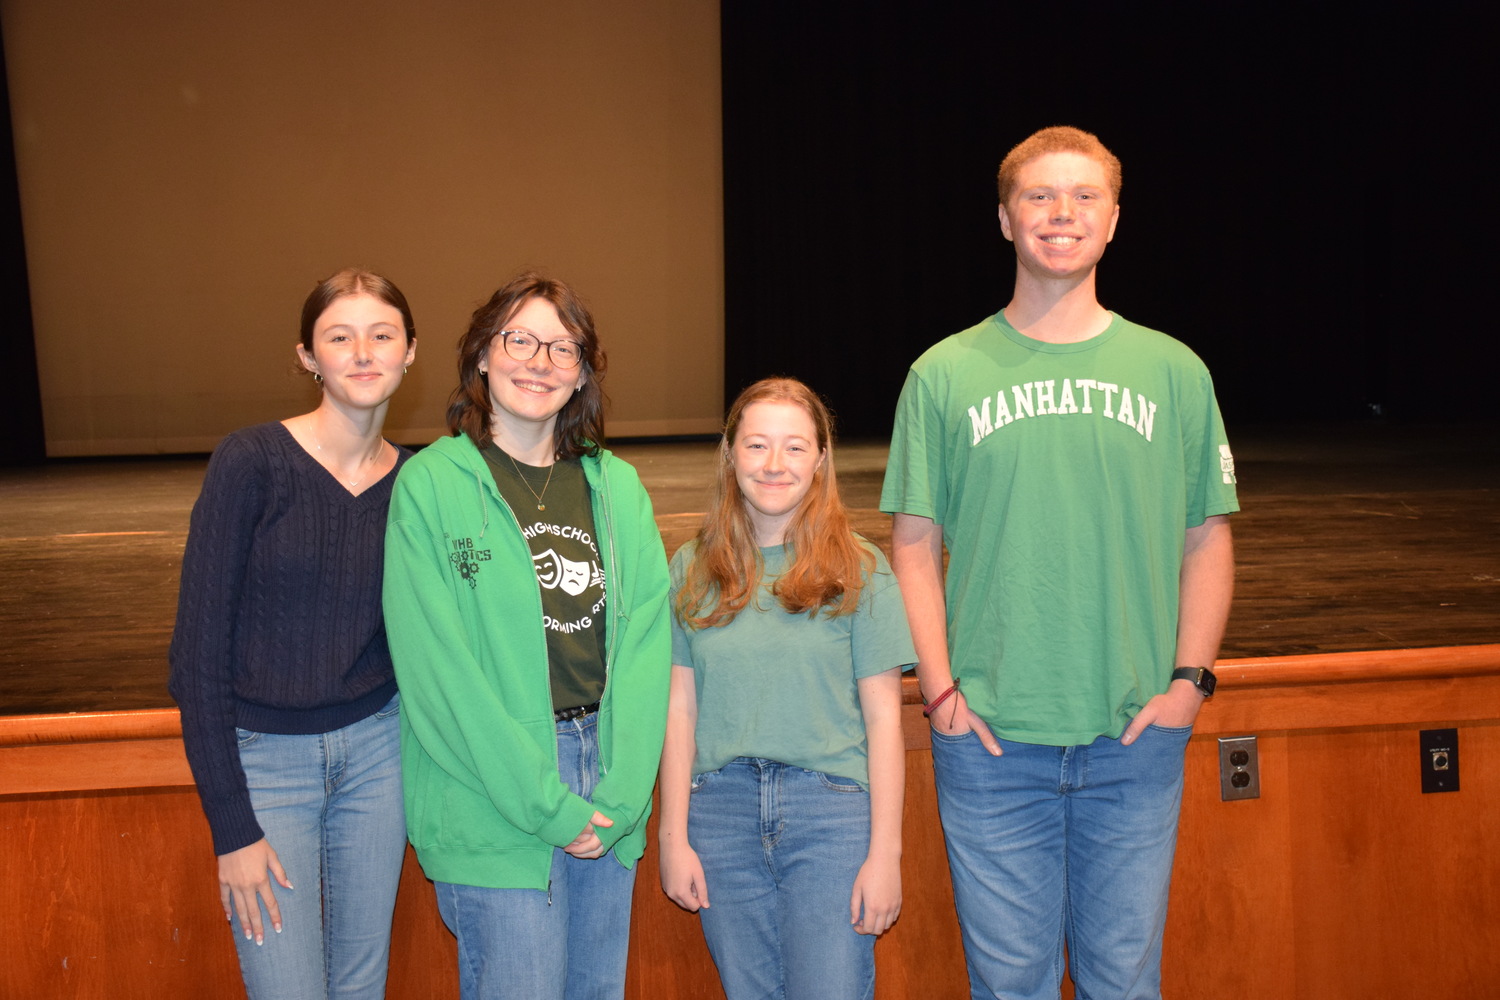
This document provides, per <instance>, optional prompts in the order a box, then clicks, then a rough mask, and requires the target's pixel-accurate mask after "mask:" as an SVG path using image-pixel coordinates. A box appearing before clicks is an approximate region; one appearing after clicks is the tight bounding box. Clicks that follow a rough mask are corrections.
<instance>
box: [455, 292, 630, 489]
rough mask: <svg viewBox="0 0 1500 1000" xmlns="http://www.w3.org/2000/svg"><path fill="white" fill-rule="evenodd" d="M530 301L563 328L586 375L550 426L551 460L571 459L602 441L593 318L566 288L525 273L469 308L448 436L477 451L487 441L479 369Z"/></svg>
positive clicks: (488, 414) (484, 385)
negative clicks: (543, 306) (548, 310)
mask: <svg viewBox="0 0 1500 1000" xmlns="http://www.w3.org/2000/svg"><path fill="white" fill-rule="evenodd" d="M532 299H543V300H545V301H547V302H549V303H551V304H552V307H553V308H554V309H556V310H557V318H558V319H560V320H561V321H562V325H563V327H564V328H565V329H566V330H567V331H568V332H569V333H570V334H572V335H573V339H574V340H577V341H578V346H579V347H580V348H581V349H582V351H583V360H582V361H581V362H580V367H581V368H582V369H583V374H585V375H587V376H588V377H587V378H585V379H584V380H583V385H582V387H581V388H580V389H579V390H578V391H577V392H575V393H573V395H572V396H571V397H569V399H568V401H567V402H566V403H564V404H563V408H562V410H561V411H559V412H558V414H557V423H556V425H554V427H553V431H552V438H553V442H554V456H553V457H554V458H555V459H558V460H561V459H565V458H577V457H578V456H580V455H595V454H598V452H599V446H600V445H602V444H603V443H604V387H603V386H602V385H601V384H600V383H601V382H602V381H603V378H604V367H605V358H604V349H603V348H601V347H600V346H599V335H598V334H597V333H596V332H595V331H594V317H593V314H591V313H590V312H589V310H588V307H587V306H585V305H584V304H583V300H582V299H581V298H579V297H578V293H577V292H575V291H574V290H573V289H572V288H571V287H570V286H569V285H568V284H566V283H565V282H562V281H558V280H556V279H554V278H547V277H543V276H542V275H540V274H537V273H536V272H535V271H525V272H523V273H521V274H518V275H516V276H515V277H514V278H512V279H510V281H508V282H506V283H505V285H504V286H503V287H502V288H500V289H499V290H498V291H496V292H495V294H494V295H491V296H490V299H489V301H488V302H486V303H485V304H484V305H482V306H480V307H479V308H478V309H475V310H474V316H473V317H472V318H471V319H470V320H469V329H468V331H467V332H465V333H464V335H463V336H462V337H461V338H459V341H458V388H456V389H454V390H453V394H452V395H451V396H450V397H449V398H448V433H450V434H453V435H454V436H457V435H459V434H467V435H468V436H469V440H471V441H473V442H474V444H475V445H476V446H477V447H480V448H483V447H484V446H485V445H487V444H489V443H490V438H491V434H490V421H491V420H493V419H494V416H495V414H494V411H493V410H492V409H491V406H490V384H489V380H488V379H486V378H485V376H483V375H481V374H480V372H479V366H480V365H481V364H483V363H484V361H485V359H486V357H488V356H489V352H490V344H491V343H493V342H494V339H495V337H496V336H498V335H499V333H500V331H501V330H504V329H505V324H507V323H509V322H510V321H511V320H512V319H513V318H514V317H515V315H516V313H518V312H520V311H521V307H522V306H524V305H526V303H527V302H529V301H531V300H532Z"/></svg>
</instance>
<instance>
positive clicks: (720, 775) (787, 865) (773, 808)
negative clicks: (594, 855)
mask: <svg viewBox="0 0 1500 1000" xmlns="http://www.w3.org/2000/svg"><path fill="white" fill-rule="evenodd" d="M688 842H689V843H690V844H692V845H693V849H694V850H695V851H697V852H698V860H699V861H701V862H702V864H703V877H704V881H705V882H706V883H707V886H706V888H707V890H708V900H709V904H710V905H709V906H708V908H707V909H703V910H699V911H698V913H699V917H700V918H701V920H702V924H703V936H704V938H705V939H706V940H707V942H708V950H709V952H710V953H711V954H712V955H713V959H714V964H715V965H717V966H718V967H719V980H720V982H722V983H723V985H724V993H725V995H726V996H727V997H728V1000H750V998H755V1000H762V998H767V1000H769V998H775V1000H825V998H826V1000H869V998H870V997H873V996H874V995H875V938H874V937H873V936H870V935H864V934H856V933H855V932H854V928H853V927H852V926H850V920H849V898H850V896H851V895H852V894H853V892H854V878H855V876H856V875H858V874H859V869H860V866H861V865H863V864H864V861H865V856H866V855H867V854H868V853H869V849H870V796H869V795H868V794H866V793H865V791H864V789H862V788H860V786H859V785H858V784H856V783H855V782H853V781H850V780H849V779H847V778H839V777H833V776H830V775H826V774H823V773H822V772H820V771H807V770H803V769H802V768H800V767H793V766H791V765H790V764H782V763H778V762H777V761H773V760H765V759H762V758H759V757H739V758H736V759H735V760H733V761H731V762H730V763H728V764H726V765H725V766H724V767H722V768H720V769H719V770H717V771H709V772H708V773H706V774H702V775H699V776H698V778H697V779H696V780H695V781H694V782H693V790H692V797H691V799H690V800H689V805H688Z"/></svg>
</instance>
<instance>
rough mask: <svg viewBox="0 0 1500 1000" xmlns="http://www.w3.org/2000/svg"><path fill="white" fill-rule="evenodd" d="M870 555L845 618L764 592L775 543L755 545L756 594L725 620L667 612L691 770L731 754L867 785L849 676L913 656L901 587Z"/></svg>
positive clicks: (781, 551)
mask: <svg viewBox="0 0 1500 1000" xmlns="http://www.w3.org/2000/svg"><path fill="white" fill-rule="evenodd" d="M858 541H859V542H860V544H861V545H863V546H864V547H865V548H866V549H868V550H869V551H871V552H873V553H874V555H875V570H874V572H873V573H871V574H870V575H869V577H868V578H867V579H866V580H865V584H864V587H863V589H862V590H861V591H860V595H859V606H858V608H856V609H855V611H854V613H853V614H849V615H840V616H838V617H834V616H831V615H829V614H827V613H826V612H821V611H820V612H818V613H816V614H800V615H794V614H790V613H788V612H787V611H786V610H785V609H784V608H782V606H781V605H780V603H778V602H777V600H776V598H775V597H773V596H771V585H772V584H773V583H775V581H776V578H777V577H778V576H780V575H781V573H782V572H783V571H784V570H785V569H786V566H787V551H786V548H785V547H784V546H780V545H778V546H774V547H772V548H764V549H761V550H760V552H761V559H762V561H763V563H764V566H765V571H764V572H763V573H762V575H761V588H760V591H759V593H758V594H757V595H756V598H755V599H754V600H752V601H751V603H750V604H749V606H747V607H746V608H745V610H743V611H741V612H740V613H739V614H738V615H737V616H736V617H735V619H734V620H733V621H732V622H730V623H729V624H728V625H723V626H720V627H718V628H709V629H701V630H696V631H695V630H692V629H687V628H684V627H683V626H682V623H681V622H679V621H678V620H677V616H676V615H675V614H674V615H673V618H672V662H673V663H674V664H677V665H679V666H684V667H691V668H692V669H693V680H694V684H695V686H696V688H697V695H698V727H697V730H696V733H695V735H696V737H697V742H698V752H697V755H696V756H695V757H694V758H693V774H694V775H698V774H702V773H704V772H705V771H715V770H718V769H719V768H721V767H723V766H724V765H725V764H728V763H729V762H730V761H732V760H734V759H735V758H736V757H764V758H766V759H768V760H776V761H780V762H781V763H783V764H791V765H792V766H794V767H803V768H807V769H808V770H811V771H822V772H824V773H825V774H833V775H838V776H839V777H843V778H848V779H850V780H852V781H857V782H859V783H860V785H861V786H863V787H864V788H865V789H866V790H868V789H869V787H870V768H869V755H868V750H867V746H866V742H865V724H864V716H863V715H862V714H861V710H860V704H859V688H858V681H859V680H860V679H861V678H864V677H872V676H874V675H875V674H878V673H882V672H883V671H886V670H891V669H896V668H901V667H905V666H908V665H910V664H912V663H915V662H916V659H917V654H916V652H915V651H914V650H913V649H912V643H911V631H910V629H909V628H908V627H907V624H906V609H905V607H904V606H903V605H902V603H901V591H900V589H899V588H898V587H897V586H896V577H895V576H894V575H893V574H892V573H891V568H890V566H889V565H888V564H887V563H886V560H885V556H884V555H882V554H881V552H880V550H879V549H878V548H876V547H875V546H874V545H872V544H870V543H869V542H868V541H866V540H865V539H863V538H859V539H858ZM695 551H697V543H696V542H689V543H688V544H686V545H684V546H683V547H682V548H681V549H679V550H678V551H677V554H676V555H675V556H674V557H673V558H672V601H673V604H672V606H673V607H674V608H675V607H676V599H677V592H678V591H679V590H680V589H681V588H682V585H683V580H684V578H685V576H686V573H687V566H688V563H689V562H690V561H691V560H692V558H693V553H694V552H695Z"/></svg>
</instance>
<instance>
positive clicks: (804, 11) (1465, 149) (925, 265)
mask: <svg viewBox="0 0 1500 1000" xmlns="http://www.w3.org/2000/svg"><path fill="white" fill-rule="evenodd" d="M1349 9H1350V10H1352V8H1349ZM1477 9H1478V8H1477V7H1473V8H1469V7H1464V6H1444V7H1441V8H1439V7H1435V6H1432V5H1428V6H1425V7H1417V6H1415V5H1410V6H1407V7H1404V8H1402V9H1400V10H1388V11H1387V12H1386V13H1383V14H1382V13H1379V12H1377V9H1376V8H1374V7H1373V6H1371V7H1365V8H1362V9H1360V10H1359V11H1358V14H1357V16H1352V15H1343V14H1334V13H1331V12H1328V11H1323V10H1320V9H1318V8H1317V7H1316V6H1315V5H1299V6H1292V5H1286V6H1277V5H1266V4H1233V5H1209V4H1197V5H1185V6H1184V7H1182V8H1180V9H1177V8H1174V9H1171V10H1168V9H1165V8H1152V7H1150V6H1149V5H1146V6H1142V5H1138V4H1117V5H1116V4H1112V5H1069V4H1061V3H1060V4H1051V5H1043V6H1037V5H1035V4H1024V5H1023V4H1009V3H994V4H978V3H970V4H962V5H959V4H951V3H936V4H923V5H920V6H918V5H916V4H896V3H872V2H863V3H852V2H851V3H826V2H796V3H792V2H775V0H772V2H767V0H754V2H752V0H724V2H723V3H722V4H721V10H722V13H723V66H724V84H723V86H724V174H725V177H724V183H725V215H726V226H725V230H726V235H725V243H726V249H725V256H726V310H727V353H726V359H727V360H726V376H725V390H726V402H727V401H728V400H732V399H733V397H734V396H735V395H736V394H737V393H738V392H739V390H740V389H741V388H743V387H744V386H745V385H747V384H748V383H749V382H751V381H753V380H755V379H756V378H760V377H762V376H765V375H769V374H790V375H795V376H798V377H800V378H803V379H804V380H806V381H807V382H809V383H810V384H811V385H812V386H813V387H814V388H816V389H817V390H819V391H820V392H822V393H823V394H824V395H825V396H826V397H827V398H828V400H829V401H830V403H831V404H832V405H833V407H834V409H835V410H836V412H837V413H838V415H839V417H840V422H841V426H842V432H843V433H844V434H845V435H846V436H866V435H870V436H878V435H886V434H888V433H889V432H890V425H891V415H892V410H893V407H894V404H895V401H896V397H897V395H898V393H899V391H900V387H901V384H902V380H903V379H904V377H905V372H906V368H907V366H908V365H909V364H910V363H911V361H912V360H913V359H914V358H915V357H916V356H917V355H918V354H919V353H920V352H921V351H922V350H923V349H925V348H926V347H927V346H928V345H930V344H932V343H934V342H935V341H937V340H939V339H941V338H942V337H944V336H946V335H948V334H950V333H953V332H956V331H957V330H959V329H962V328H964V327H966V326H969V325H972V324H973V323H975V322H978V321H979V320H981V319H982V318H984V317H985V316H988V315H990V314H992V313H993V312H995V311H996V310H997V309H999V308H1000V307H1001V306H1003V305H1004V304H1005V303H1006V301H1007V300H1008V298H1009V294H1010V290H1011V285H1012V282H1013V278H1014V266H1015V265H1014V256H1013V254H1012V253H1011V251H1010V245H1009V244H1008V243H1006V242H1005V241H1004V239H1003V238H1002V237H1001V235H1000V231H999V226H998V224H997V222H996V219H995V209H996V194H995V187H994V173H995V169H996V167H997V165H998V164H999V161H1000V160H1001V158H1002V157H1003V156H1004V155H1005V153H1006V151H1007V150H1008V149H1009V148H1010V147H1011V146H1013V145H1014V144H1015V143H1016V142H1018V141H1020V140H1021V139H1022V138H1024V137H1025V136H1026V135H1028V134H1030V133H1031V132H1032V131H1034V130H1036V129H1038V128H1042V127H1044V126H1047V125H1054V124H1072V125H1077V126H1080V127H1082V128H1085V129H1088V130H1090V131H1093V132H1096V133H1097V134H1098V135H1099V136H1100V138H1101V139H1103V140H1104V142H1105V144H1106V145H1108V146H1109V147H1110V148H1111V149H1113V150H1114V151H1115V153H1116V154H1117V155H1118V156H1119V157H1120V158H1121V160H1122V161H1123V164H1124V191H1123V196H1122V198H1121V206H1122V210H1121V218H1120V226H1119V230H1118V232H1117V234H1116V236H1115V240H1114V242H1113V244H1111V246H1110V249H1109V251H1108V252H1107V253H1106V254H1105V257H1104V261H1103V263H1102V265H1101V268H1100V283H1099V288H1100V297H1101V299H1102V300H1103V302H1104V304H1105V305H1106V306H1108V307H1110V308H1112V309H1115V310H1117V311H1118V312H1120V313H1122V314H1123V315H1125V316H1127V317H1129V318H1130V319H1132V320H1135V321H1136V322H1139V323H1143V324H1145V325H1147V326H1151V327H1155V328H1157V329H1160V330H1163V331H1165V332H1167V333H1170V334H1172V335H1173V336H1175V337H1177V338H1178V339H1180V340H1183V341H1185V342H1186V343H1187V344H1188V345H1189V346H1191V347H1192V348H1193V349H1194V350H1196V351H1197V352H1198V353H1199V354H1200V355H1201V356H1202V357H1203V359H1204V360H1205V361H1206V362H1207V363H1208V365H1209V367H1210V369H1211V370H1212V371H1213V373H1214V376H1215V381H1216V383H1217V386H1218V391H1219V395H1220V402H1221V405H1222V407H1223V409H1224V411H1225V418H1226V420H1227V421H1228V422H1229V423H1230V425H1231V429H1232V428H1233V426H1234V425H1236V424H1245V423H1250V422H1275V421H1284V420H1297V421H1307V420H1313V421H1317V420H1329V419H1335V420H1337V419H1363V418H1367V417H1371V416H1385V417H1387V418H1397V419H1402V418H1407V419H1412V420H1472V419H1475V418H1484V417H1492V416H1493V414H1494V413H1495V407H1494V404H1493V403H1492V402H1491V400H1490V398H1489V393H1488V392H1487V391H1483V390H1481V389H1479V388H1478V381H1479V380H1476V379H1475V378H1474V376H1475V375H1481V373H1482V375H1483V376H1484V377H1487V375H1488V372H1489V371H1490V370H1491V368H1492V366H1493V363H1494V360H1495V350H1494V348H1493V346H1492V342H1493V340H1494V337H1495V334H1494V333H1493V332H1491V331H1490V330H1489V329H1488V327H1487V325H1482V320H1483V318H1484V317H1483V315H1482V314H1481V313H1480V304H1481V303H1480V295H1481V294H1482V293H1483V292H1486V291H1487V290H1488V289H1487V285H1488V283H1489V281H1490V278H1489V268H1488V258H1489V256H1490V255H1491V253H1492V251H1491V250H1490V246H1491V245H1492V244H1493V242H1494V238H1493V235H1492V233H1493V230H1494V226H1495V223H1494V222H1493V221H1490V220H1488V219H1487V218H1484V217H1485V216H1487V215H1488V214H1489V212H1488V205H1489V203H1490V201H1491V200H1492V199H1491V197H1490V195H1489V189H1490V188H1491V187H1492V186H1493V177H1494V174H1495V171H1494V169H1493V167H1492V166H1491V164H1490V163H1489V162H1488V161H1487V160H1486V159H1485V157H1487V156H1488V153H1487V148H1488V144H1489V139H1488V134H1489V133H1490V132H1491V131H1492V128H1493V120H1494V102H1493V100H1492V93H1493V89H1492V84H1491V83H1490V82H1489V77H1490V76H1491V71H1490V70H1489V69H1488V68H1487V67H1488V66H1489V65H1490V64H1491V60H1490V58H1489V57H1488V55H1485V54H1483V53H1482V52H1481V49H1482V47H1483V46H1482V45H1481V42H1480V36H1481V35H1482V32H1481V31H1480V29H1479V28H1478V27H1477V21H1476V20H1475V16H1476V15H1475V13H1474V12H1476V11H1477ZM1481 143H1484V145H1485V152H1484V153H1483V154H1482V153H1481V149H1480V144H1481ZM1466 386H1467V388H1465V387H1466Z"/></svg>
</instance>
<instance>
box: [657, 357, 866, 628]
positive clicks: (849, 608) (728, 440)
mask: <svg viewBox="0 0 1500 1000" xmlns="http://www.w3.org/2000/svg"><path fill="white" fill-rule="evenodd" d="M752 403H792V404H794V405H796V406H800V407H801V408H802V409H804V410H806V411H807V415H808V416H810V417H811V418H812V422H813V426H814V427H815V428H816V429H817V436H818V440H817V445H818V449H819V450H820V451H821V452H822V453H823V462H822V464H821V465H820V466H819V467H818V469H817V471H816V472H814V473H813V481H812V484H811V485H810V486H809V487H808V490H807V495H806V496H804V497H803V498H802V502H801V503H800V504H799V505H798V506H797V510H796V511H795V512H794V513H793V514H792V518H791V520H790V521H789V522H788V524H787V530H786V544H787V545H788V546H789V548H790V551H791V555H792V564H791V565H790V566H788V567H787V569H786V571H785V572H783V573H782V574H781V577H780V578H779V579H778V580H777V581H776V583H775V584H773V585H772V587H771V593H772V594H773V595H774V596H775V597H776V600H777V602H778V603H780V605H781V606H782V607H783V608H785V609H786V610H787V611H789V612H791V613H792V614H801V613H803V612H810V613H812V614H816V613H817V612H818V611H819V610H823V611H826V612H827V613H828V614H830V615H847V614H853V613H854V610H855V609H856V608H857V607H858V606H859V592H860V588H861V587H862V586H863V584H864V578H865V576H866V574H868V573H870V572H872V571H873V570H874V569H875V558H874V556H872V555H871V554H870V553H869V552H868V551H867V550H865V549H864V548H863V547H862V546H861V545H860V544H859V542H858V541H856V540H855V537H854V534H853V533H852V532H851V531H850V530H849V516H848V514H847V513H846V512H845V511H844V502H843V501H842V500H840V499H839V487H838V479H837V477H836V476H835V475H834V471H833V417H832V416H831V415H830V414H829V412H828V407H827V406H825V405H823V401H822V400H821V399H819V398H818V394H817V393H815V392H813V391H812V390H811V389H809V388H808V387H807V386H805V385H803V384H802V383H801V382H799V381H797V380H796V379H791V378H768V379H762V380H761V381H759V382H757V383H755V384H754V385H752V386H750V388H748V389H746V390H745V391H744V392H742V393H740V396H739V398H738V399H736V400H735V401H734V405H733V406H731V407H730V408H729V417H728V419H727V420H726V421H725V422H724V437H723V438H722V439H721V440H720V442H719V470H718V475H717V476H716V477H715V479H714V502H713V507H712V508H711V509H710V510H709V512H708V513H707V514H705V515H704V517H703V525H702V526H701V527H700V528H699V529H698V535H697V539H696V541H697V546H698V548H697V551H696V552H695V553H694V554H693V561H692V562H691V563H689V565H688V568H687V577H686V580H685V582H684V585H683V587H682V589H681V590H680V591H679V592H678V594H677V607H676V609H675V610H676V612H677V615H678V618H679V620H680V621H682V623H683V624H684V625H686V626H687V627H688V628H692V629H703V628H716V627H718V626H721V625H728V624H729V623H730V622H732V621H734V619H735V616H737V615H738V614H739V613H740V612H741V611H743V610H744V609H745V606H746V605H748V604H749V603H750V601H751V600H752V599H753V598H754V596H755V594H756V592H757V591H759V589H760V582H761V574H762V572H763V568H764V567H763V566H762V564H761V558H760V547H759V546H758V545H756V543H755V529H754V527H753V526H752V525H751V523H750V515H749V513H748V512H747V511H746V509H745V508H746V504H745V498H744V496H743V495H741V493H740V488H739V483H738V482H737V481H736V480H735V476H734V461H733V456H732V449H733V448H734V440H735V435H736V434H738V433H739V428H740V420H741V418H742V417H743V416H744V413H745V408H746V407H748V406H750V405H751V404H752Z"/></svg>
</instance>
